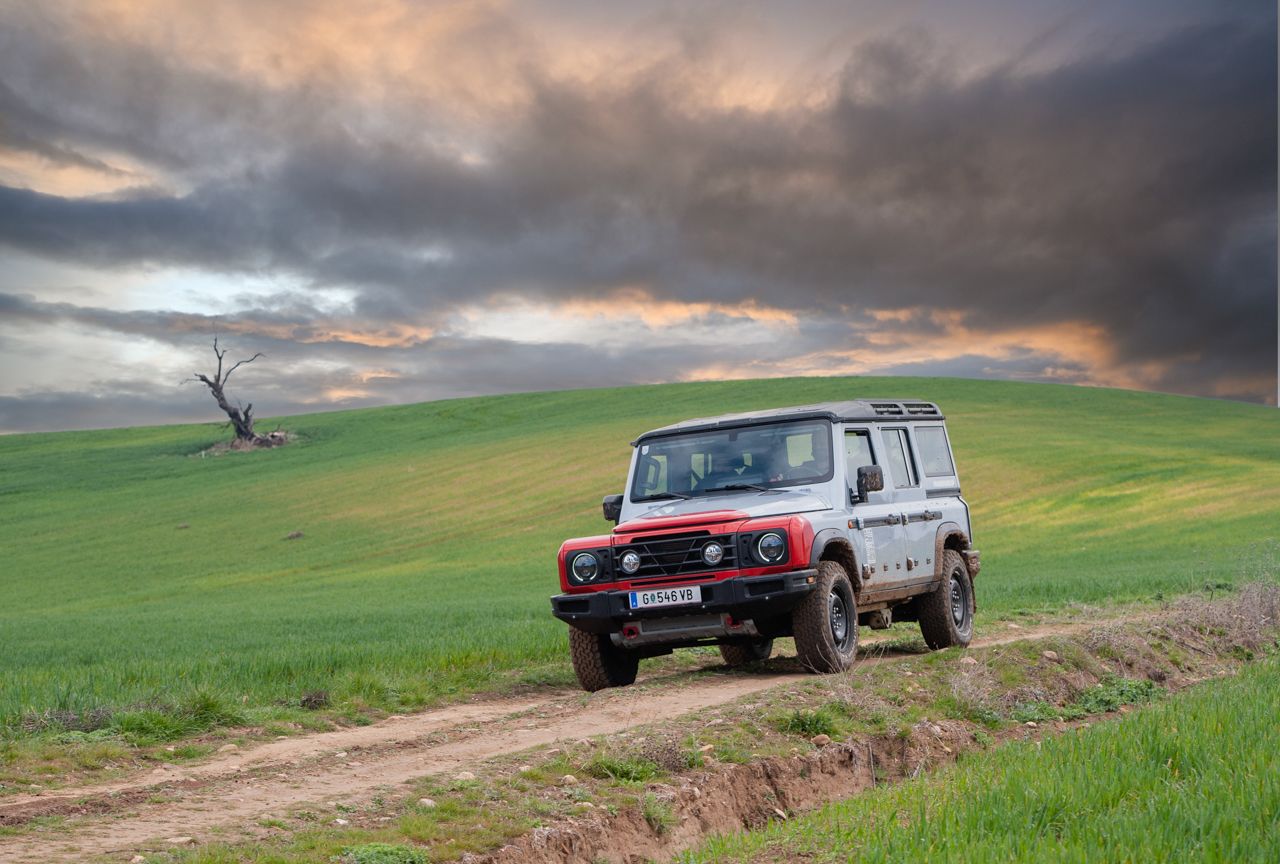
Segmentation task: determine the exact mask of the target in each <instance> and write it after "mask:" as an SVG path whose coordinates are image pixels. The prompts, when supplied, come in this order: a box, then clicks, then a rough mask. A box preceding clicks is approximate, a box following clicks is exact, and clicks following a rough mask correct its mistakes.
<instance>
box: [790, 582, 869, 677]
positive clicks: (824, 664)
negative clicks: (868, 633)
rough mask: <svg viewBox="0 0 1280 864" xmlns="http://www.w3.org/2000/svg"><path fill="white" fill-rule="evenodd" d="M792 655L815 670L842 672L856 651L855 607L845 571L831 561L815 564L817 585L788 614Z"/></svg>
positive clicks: (819, 671) (856, 622)
mask: <svg viewBox="0 0 1280 864" xmlns="http://www.w3.org/2000/svg"><path fill="white" fill-rule="evenodd" d="M791 629H792V632H793V635H794V636H795V640H796V656H797V657H798V658H799V660H800V662H801V663H802V664H803V665H804V666H805V667H806V668H808V669H811V670H812V671H814V672H818V673H822V674H825V673H829V672H843V671H844V670H846V669H848V668H849V667H850V666H852V665H853V658H854V656H855V655H856V654H857V653H858V607H857V604H856V603H855V601H854V597H853V583H851V582H850V581H849V574H848V573H846V572H845V571H844V568H843V567H841V566H840V565H839V564H837V563H836V562H835V561H822V562H820V563H819V564H818V584H817V585H815V586H814V588H813V590H812V591H811V592H809V595H808V596H807V597H805V598H804V600H802V601H800V605H799V606H797V607H796V608H795V611H794V612H792V613H791Z"/></svg>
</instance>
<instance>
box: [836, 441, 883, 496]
mask: <svg viewBox="0 0 1280 864" xmlns="http://www.w3.org/2000/svg"><path fill="white" fill-rule="evenodd" d="M844 464H845V470H846V471H847V472H848V477H849V485H850V486H853V485H854V484H855V483H857V482H858V469H859V468H861V467H862V466H864V465H874V464H876V460H875V459H874V458H872V456H871V436H870V435H868V434H867V433H866V432H846V433H844Z"/></svg>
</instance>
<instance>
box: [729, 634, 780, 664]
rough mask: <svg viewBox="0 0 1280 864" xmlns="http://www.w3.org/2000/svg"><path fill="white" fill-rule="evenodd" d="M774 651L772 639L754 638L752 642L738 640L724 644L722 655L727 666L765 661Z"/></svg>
mask: <svg viewBox="0 0 1280 864" xmlns="http://www.w3.org/2000/svg"><path fill="white" fill-rule="evenodd" d="M772 653H773V640H772V639H752V640H751V641H750V642H737V643H734V644H732V645H729V644H722V645H721V646H720V656H721V657H722V658H723V659H724V665H726V666H746V665H747V664H749V663H763V662H764V661H765V660H768V659H769V655H770V654H772Z"/></svg>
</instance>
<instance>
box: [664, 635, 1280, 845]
mask: <svg viewBox="0 0 1280 864" xmlns="http://www.w3.org/2000/svg"><path fill="white" fill-rule="evenodd" d="M1278 716H1280V663H1277V662H1276V661H1275V660H1269V661H1266V662H1264V663H1260V664H1258V665H1256V666H1253V667H1250V668H1247V669H1245V671H1244V672H1242V673H1241V674H1240V676H1239V677H1237V678H1232V679H1226V680H1219V681H1215V682H1212V683H1210V684H1205V685H1201V686H1199V687H1197V688H1195V689H1194V690H1192V691H1189V692H1186V693H1184V694H1183V695H1181V696H1178V697H1175V698H1173V699H1171V700H1169V701H1168V702H1165V703H1163V704H1161V705H1158V706H1155V707H1153V708H1149V709H1145V710H1142V711H1140V712H1137V713H1135V714H1132V715H1130V716H1128V717H1125V718H1123V719H1121V720H1118V721H1116V722H1114V723H1105V724H1102V725H1098V726H1094V727H1092V728H1089V729H1084V730H1078V731H1076V732H1074V733H1071V734H1066V735H1062V736H1059V737H1056V738H1049V739H1046V740H1044V741H1043V742H1039V743H1034V742H1033V743H1025V744H1016V745H1010V746H1007V747H1001V748H998V749H996V750H993V751H991V752H989V753H985V754H979V755H976V756H973V757H970V758H966V759H964V760H962V761H961V762H960V763H959V764H958V765H957V766H955V767H954V768H952V769H950V770H946V771H941V772H939V773H937V774H935V775H931V776H929V777H926V778H921V779H919V780H915V781H910V782H907V783H902V784H899V785H897V786H889V787H881V788H879V789H876V790H874V791H872V792H869V793H867V794H864V795H860V796H858V797H857V798H854V799H850V800H848V801H843V802H840V803H837V804H833V805H830V806H827V807H825V808H822V809H821V810H818V811H815V812H813V813H810V814H808V815H805V816H803V817H800V818H799V819H796V820H794V821H791V822H786V823H781V824H778V823H774V824H773V825H772V826H770V827H769V828H768V829H765V830H762V831H756V832H752V833H747V834H741V835H737V836H733V837H723V838H717V839H715V840H712V841H710V842H708V843H707V844H705V845H704V846H703V847H702V848H701V849H700V850H698V851H695V852H691V853H688V854H686V855H684V856H682V857H681V859H680V860H681V862H683V864H729V862H747V861H750V862H772V861H779V862H787V861H805V862H814V864H819V862H834V861H859V862H893V861H965V862H974V864H980V862H987V861H991V862H996V861H999V862H1017V861H1035V862H1042V861H1043V862H1077V861H1179V860H1182V861H1186V860H1194V861H1222V862H1246V861H1257V862H1264V861H1265V862H1270V861H1277V860H1280V821H1278V820H1277V818H1276V814H1277V813H1280V724H1277V723H1276V717H1278Z"/></svg>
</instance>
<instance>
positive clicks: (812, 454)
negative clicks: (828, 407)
mask: <svg viewBox="0 0 1280 864" xmlns="http://www.w3.org/2000/svg"><path fill="white" fill-rule="evenodd" d="M831 476H832V460H831V424H830V423H827V422H826V421H823V420H807V421H800V422H791V423H762V424H760V425H758V426H744V427H741V428H737V429H723V430H715V431H712V432H691V433H689V434H687V435H672V436H670V437H667V438H658V439H656V440H653V441H646V442H641V444H640V456H639V459H638V460H637V462H636V472H635V477H634V478H633V479H632V482H631V500H632V501H653V500H657V499H660V498H693V497H697V496H699V495H710V494H712V493H715V492H724V491H736V490H758V491H766V490H769V489H775V488H778V487H780V486H798V485H801V484H805V483H822V482H825V481H827V480H830V479H831Z"/></svg>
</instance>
